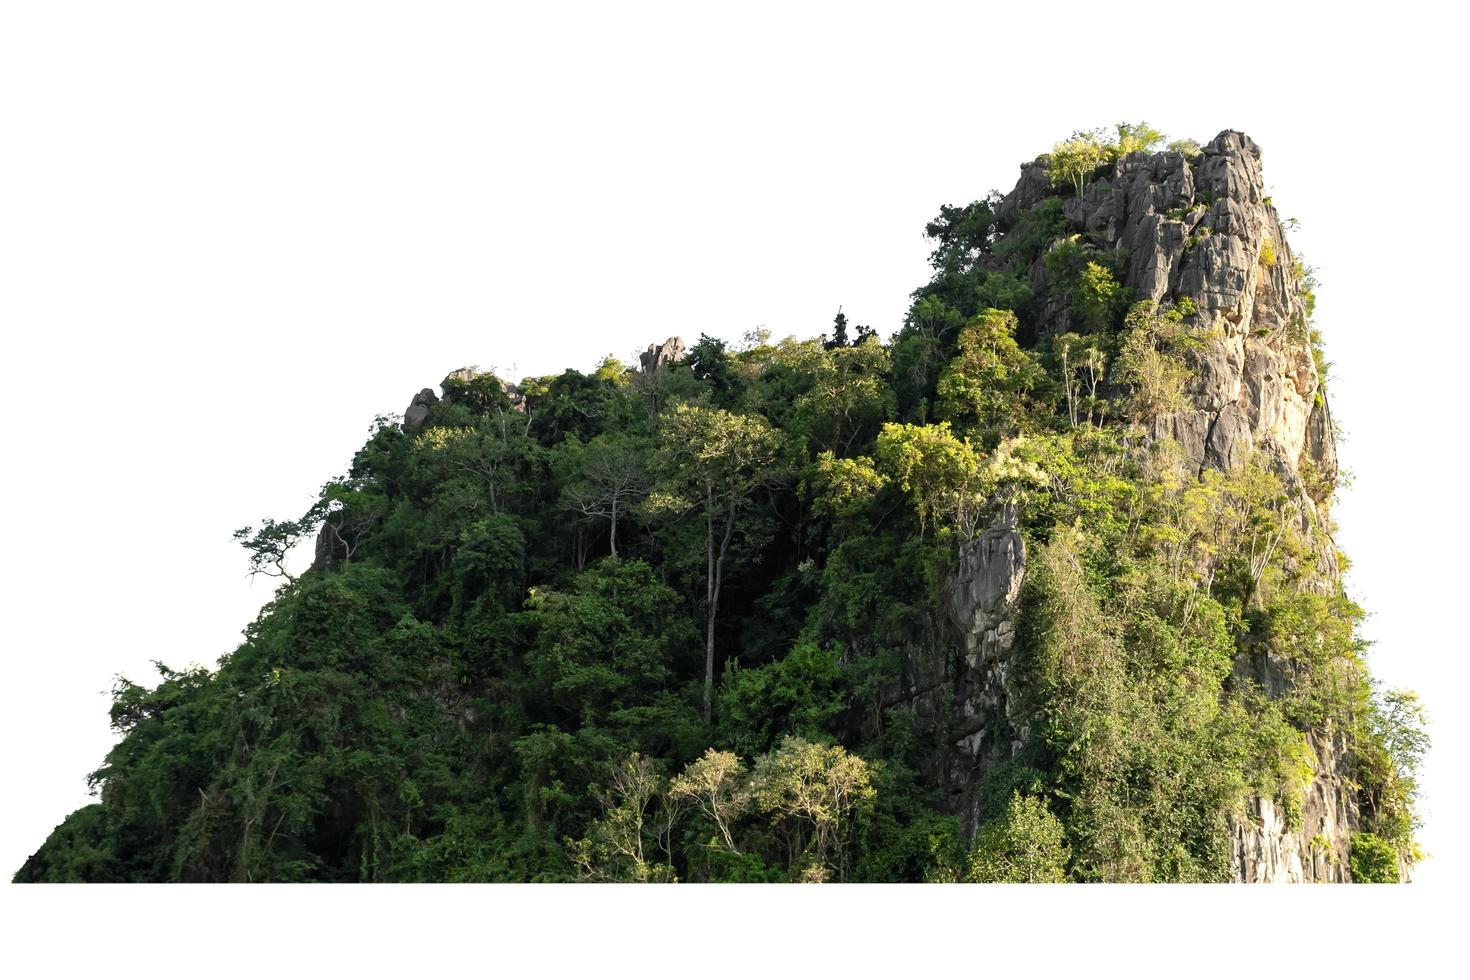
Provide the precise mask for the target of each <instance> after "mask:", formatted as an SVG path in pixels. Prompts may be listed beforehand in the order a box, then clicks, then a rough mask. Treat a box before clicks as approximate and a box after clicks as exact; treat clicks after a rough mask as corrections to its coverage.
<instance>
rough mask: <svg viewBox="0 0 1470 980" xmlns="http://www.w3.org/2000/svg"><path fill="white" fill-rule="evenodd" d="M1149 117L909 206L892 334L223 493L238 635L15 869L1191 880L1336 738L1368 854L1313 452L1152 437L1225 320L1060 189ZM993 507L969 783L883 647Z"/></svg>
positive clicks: (1190, 154) (1392, 759)
mask: <svg viewBox="0 0 1470 980" xmlns="http://www.w3.org/2000/svg"><path fill="white" fill-rule="evenodd" d="M1161 141H1162V137H1161V136H1160V134H1158V133H1157V132H1155V131H1153V130H1152V129H1150V128H1149V127H1148V126H1147V125H1144V124H1139V125H1134V126H1120V127H1118V128H1117V131H1116V133H1115V134H1111V135H1109V134H1099V133H1096V132H1092V133H1081V134H1077V135H1076V136H1074V137H1073V138H1072V139H1071V140H1068V141H1064V142H1063V143H1061V144H1059V145H1058V146H1057V148H1056V151H1055V152H1054V153H1053V154H1051V155H1049V156H1048V157H1046V158H1043V160H1042V161H1041V166H1042V168H1043V169H1042V172H1043V173H1045V174H1046V175H1047V180H1046V188H1045V191H1044V192H1043V193H1041V194H1040V196H1039V197H1038V198H1037V199H1036V200H1035V201H1033V202H1029V203H1027V204H1026V206H1024V207H1021V208H1019V209H1015V210H1017V213H1015V214H1008V213H1005V212H1007V207H1006V206H1005V205H1006V201H1005V200H1003V199H1001V198H1000V197H998V196H993V197H991V198H989V199H987V200H984V201H977V202H974V203H972V204H969V205H966V206H964V207H945V208H943V209H942V210H941V213H940V214H939V216H938V217H937V218H936V219H935V220H934V221H933V222H931V223H930V224H929V225H928V227H927V233H928V235H929V237H930V239H931V240H932V241H933V244H934V251H933V254H932V257H931V261H932V264H933V267H934V274H933V277H932V278H931V280H930V281H929V282H928V283H926V284H924V285H923V286H921V287H920V288H919V289H918V290H917V291H916V292H915V293H914V295H913V303H912V306H911V307H910V310H909V313H908V316H907V318H906V320H905V322H904V324H903V325H902V327H901V329H899V330H898V331H897V332H896V334H894V335H893V336H892V338H891V339H890V340H889V341H888V342H886V343H885V342H883V341H882V340H880V338H879V337H878V336H877V335H876V334H875V332H874V331H872V330H870V329H869V328H866V327H856V328H855V329H853V330H852V331H851V336H849V326H848V323H847V320H846V319H845V317H843V316H842V315H841V314H840V313H839V314H838V316H837V318H836V321H835V323H834V327H833V329H832V331H831V335H830V337H828V336H823V337H820V338H817V339H814V340H805V341H801V340H796V339H790V338H788V339H785V340H781V341H779V342H773V341H772V340H771V338H769V337H768V336H766V335H764V334H762V333H760V332H755V333H752V334H750V335H748V336H747V337H746V338H745V340H744V342H743V343H741V344H738V345H730V344H727V343H725V342H724V341H721V340H719V339H716V338H713V337H709V336H703V337H701V338H700V340H699V342H698V343H697V344H696V345H694V346H693V347H692V348H691V349H690V350H689V352H688V354H687V356H686V357H684V358H683V359H682V360H676V361H672V362H663V361H661V360H660V359H657V358H651V359H650V360H649V363H647V364H646V365H645V366H644V367H642V368H627V367H625V366H624V365H622V364H620V363H618V362H617V361H616V360H613V359H612V358H609V359H607V360H605V361H604V362H603V363H602V364H600V365H598V366H597V367H596V368H594V369H593V370H592V371H591V372H589V373H582V372H579V371H576V370H567V371H565V372H564V373H562V374H560V375H555V376H550V377H544V378H529V379H524V380H522V381H520V382H519V383H518V384H515V385H512V384H509V383H507V382H506V381H504V380H502V379H499V378H497V377H495V376H493V375H490V374H482V373H478V372H474V371H463V372H456V373H455V374H453V375H451V376H450V377H449V378H446V379H445V381H444V383H443V388H442V390H443V398H442V400H437V401H433V402H432V404H427V406H426V411H425V413H424V416H423V417H422V418H419V419H416V420H415V421H414V423H413V424H409V425H400V424H399V420H398V419H395V418H389V417H383V418H380V419H378V421H377V423H376V424H375V425H374V427H373V429H372V432H371V435H370V437H369V438H368V440H367V442H366V444H365V445H364V446H363V448H362V449H361V450H360V451H359V452H358V453H357V455H356V457H355V458H354V459H353V460H352V463H351V467H350V470H349V471H348V472H347V474H346V475H344V476H342V477H340V478H338V479H334V480H332V481H330V482H329V483H328V484H327V485H326V486H325V487H324V488H323V491H322V494H321V497H320V500H319V502H318V503H317V504H316V505H315V506H313V508H312V509H311V510H310V511H309V512H308V513H307V514H305V515H303V516H302V517H301V518H299V519H293V520H286V521H267V522H265V523H264V525H263V526H261V527H258V528H247V529H243V530H242V531H241V532H240V533H239V535H238V537H239V539H240V540H241V542H242V544H243V545H244V546H245V548H246V549H247V551H248V553H249V556H250V562H251V567H252V569H253V570H255V571H257V572H260V573H264V574H280V575H282V584H281V587H280V589H279V590H278V591H277V593H276V595H275V598H274V599H273V600H272V601H271V602H270V603H269V604H268V605H267V606H266V607H265V609H263V610H262V612H261V614H260V616H259V618H258V619H257V620H256V621H255V622H254V623H253V624H252V625H251V626H250V627H249V628H248V629H247V630H246V638H245V642H244V643H243V644H242V645H241V646H240V647H239V648H238V649H237V650H236V651H234V652H233V653H232V654H230V655H229V656H227V657H225V658H224V659H223V660H222V661H221V662H220V664H219V666H218V668H217V669H215V670H205V669H194V670H187V671H174V670H170V669H168V668H166V667H164V666H163V665H159V670H160V672H161V680H160V681H159V682H158V683H156V684H154V685H151V686H149V685H140V684H136V683H133V682H131V681H127V680H119V682H118V684H117V686H116V689H115V691H114V703H113V708H112V722H113V726H114V728H115V729H116V731H117V733H118V735H119V741H118V743H117V745H116V747H115V748H114V749H113V750H112V751H111V752H110V753H109V754H108V756H107V758H106V759H105V761H104V762H103V764H102V766H101V767H100V768H99V769H98V770H97V771H96V772H95V773H93V774H92V776H91V781H92V784H93V786H94V787H95V789H96V791H97V793H98V797H99V799H98V802H97V803H95V804H92V805H90V806H87V807H85V808H83V809H81V810H79V811H77V812H76V813H74V814H72V815H71V816H70V817H68V818H67V819H66V821H65V822H64V823H62V824H61V825H60V826H59V827H58V828H57V829H56V830H55V832H53V834H52V836H51V837H50V838H49V839H48V840H47V841H46V843H45V844H44V846H43V847H42V848H41V849H40V850H39V851H38V852H37V853H36V854H35V855H34V856H33V857H32V858H31V859H30V860H29V861H28V862H27V863H26V865H25V866H24V867H23V868H22V869H20V871H19V873H18V874H17V876H16V877H17V880H20V881H73V880H86V881H163V880H191V881H197V880H233V881H502V880H589V879H590V880H628V881H673V880H678V881H791V880H807V881H829V880H837V881H918V880H931V881H955V880H972V881H1059V880H1083V881H1092V880H1112V881H1149V880H1167V881H1215V880H1223V879H1226V878H1228V877H1229V876H1230V873H1231V846H1232V830H1231V827H1232V821H1239V820H1242V819H1249V818H1248V817H1246V816H1243V814H1244V806H1245V801H1246V800H1247V799H1248V798H1260V799H1264V800H1269V801H1271V802H1272V803H1273V805H1274V809H1275V810H1276V811H1279V812H1280V813H1281V814H1283V815H1284V820H1285V821H1286V823H1287V825H1288V826H1290V825H1291V822H1292V821H1293V820H1296V821H1300V820H1301V819H1302V812H1303V805H1304V794H1306V793H1307V791H1308V788H1309V787H1310V786H1311V785H1312V782H1313V779H1314V778H1315V777H1316V776H1317V773H1316V767H1318V766H1319V765H1322V764H1323V759H1324V754H1323V753H1322V752H1319V751H1318V750H1317V749H1316V748H1314V746H1317V745H1320V744H1325V743H1326V742H1328V741H1334V740H1335V743H1334V744H1342V745H1344V746H1345V751H1344V752H1343V753H1342V755H1341V759H1342V762H1341V765H1342V766H1343V767H1345V768H1344V772H1343V776H1344V779H1345V780H1346V781H1347V783H1348V784H1350V785H1351V787H1352V793H1353V796H1354V799H1353V801H1352V807H1353V810H1354V812H1355V813H1357V814H1358V815H1359V818H1358V825H1357V826H1356V827H1354V828H1351V829H1352V830H1353V831H1354V832H1356V834H1357V837H1356V838H1354V839H1353V841H1352V846H1351V871H1352V874H1353V876H1354V877H1356V878H1358V879H1360V880H1397V879H1398V877H1399V870H1400V864H1401V863H1402V862H1406V861H1409V860H1411V859H1412V857H1413V855H1414V844H1413V832H1414V828H1415V816H1414V809H1413V807H1414V797H1415V782H1414V774H1415V769H1416V766H1417V762H1418V759H1419V758H1420V756H1421V755H1422V753H1423V750H1424V739H1423V735H1422V733H1421V724H1420V722H1421V718H1420V715H1419V708H1418V705H1417V702H1416V701H1415V700H1414V698H1413V696H1412V695H1410V694H1406V693H1403V692H1388V693H1381V692H1378V691H1376V689H1375V687H1374V685H1373V683H1372V681H1371V679H1370V677H1369V674H1368V672H1367V670H1366V667H1365V662H1364V656H1363V655H1364V650H1363V644H1362V642H1361V640H1360V639H1359V638H1358V633H1357V630H1356V624H1357V623H1358V621H1359V620H1360V619H1361V617H1362V611H1361V610H1360V609H1359V608H1358V607H1357V606H1356V605H1354V604H1353V603H1352V601H1351V600H1349V599H1348V598H1347V597H1346V596H1345V595H1344V594H1343V592H1342V589H1341V585H1340V581H1339V576H1338V574H1337V569H1339V568H1340V567H1341V566H1342V563H1343V559H1342V558H1341V556H1339V555H1338V554H1337V551H1336V549H1335V546H1334V544H1333V542H1332V537H1331V531H1332V528H1331V523H1330V518H1329V517H1328V505H1329V504H1330V497H1331V489H1332V482H1333V475H1332V474H1331V473H1325V474H1324V473H1321V472H1318V471H1317V470H1316V469H1314V468H1313V467H1314V465H1315V464H1312V463H1311V462H1310V460H1308V461H1307V462H1299V461H1298V460H1282V459H1280V458H1278V457H1277V456H1273V455H1272V454H1271V453H1270V452H1266V451H1264V450H1256V449H1242V450H1240V451H1239V452H1237V453H1233V454H1232V458H1231V459H1230V460H1228V465H1213V464H1212V465H1202V461H1201V460H1199V459H1196V458H1194V457H1192V456H1191V455H1190V454H1189V453H1188V452H1187V451H1186V449H1185V448H1184V447H1182V446H1181V444H1180V443H1179V442H1177V441H1175V440H1174V439H1172V438H1169V437H1168V435H1167V429H1166V428H1164V427H1163V423H1164V422H1166V421H1167V420H1168V419H1170V418H1173V417H1174V416H1175V415H1177V414H1178V413H1179V412H1180V411H1181V410H1182V409H1183V408H1185V407H1186V405H1187V404H1188V402H1189V398H1190V394H1189V390H1188V389H1189V385H1190V383H1191V379H1193V378H1194V377H1195V376H1196V374H1197V372H1198V371H1199V364H1200V359H1201V358H1202V357H1204V356H1205V355H1206V352H1207V351H1208V350H1209V349H1210V348H1211V345H1213V344H1215V343H1216V342H1217V341H1218V340H1219V339H1220V336H1221V331H1222V330H1223V329H1226V328H1225V327H1222V325H1221V323H1220V322H1219V321H1218V320H1212V319H1211V318H1209V317H1203V316H1200V315H1199V313H1200V311H1198V310H1197V309H1196V306H1195V303H1194V301H1193V300H1192V299H1190V298H1189V297H1188V296H1185V295H1183V294H1181V293H1179V292H1178V291H1177V290H1175V291H1173V292H1170V293H1169V294H1168V295H1165V296H1164V297H1163V298H1162V299H1148V298H1139V297H1138V296H1136V295H1133V294H1132V288H1131V287H1130V286H1129V285H1128V283H1129V282H1130V281H1131V280H1130V275H1131V273H1130V265H1129V263H1130V261H1131V259H1132V258H1133V257H1131V256H1130V255H1129V254H1127V252H1126V251H1124V250H1122V249H1119V248H1116V247H1113V246H1112V244H1111V243H1110V242H1108V241H1107V240H1106V236H1105V235H1102V234H1101V233H1099V232H1096V231H1089V230H1088V228H1087V227H1086V226H1085V225H1084V227H1082V228H1081V229H1079V228H1078V226H1077V224H1078V223H1077V221H1076V219H1075V217H1073V218H1069V217H1068V214H1067V210H1066V209H1067V206H1068V204H1069V203H1070V202H1074V201H1077V200H1078V199H1079V198H1081V197H1082V196H1083V195H1084V194H1087V193H1090V192H1091V189H1092V188H1093V187H1094V186H1095V185H1096V183H1097V182H1099V181H1106V180H1108V179H1109V178H1110V175H1115V171H1116V168H1118V166H1119V165H1120V161H1126V160H1128V159H1136V157H1133V156H1130V155H1134V154H1141V153H1144V152H1146V151H1148V150H1151V149H1152V148H1153V147H1154V145H1155V144H1157V143H1159V142H1161ZM1170 152H1171V153H1173V154H1175V155H1177V156H1178V158H1179V160H1180V161H1181V163H1180V166H1182V167H1184V168H1186V171H1187V168H1188V167H1189V166H1190V164H1189V163H1188V161H1189V160H1192V159H1195V158H1197V157H1198V155H1199V154H1200V152H1201V151H1200V149H1199V147H1198V146H1197V145H1193V144H1189V145H1183V144H1176V145H1175V149H1173V150H1172V151H1170ZM1190 207H1193V205H1190ZM1197 217H1198V216H1196V218H1197ZM1199 234H1206V232H1200V233H1199ZM1288 254H1289V253H1286V252H1285V245H1284V242H1283V241H1280V240H1277V241H1274V242H1273V243H1272V245H1271V247H1270V250H1269V254H1268V252H1267V250H1266V248H1265V247H1264V246H1262V248H1261V256H1260V259H1259V261H1260V262H1262V263H1264V264H1265V265H1267V266H1275V265H1276V263H1277V256H1278V255H1281V256H1283V257H1285V256H1286V255H1288ZM1296 278H1297V281H1296V282H1294V284H1293V286H1292V288H1294V289H1297V290H1298V291H1299V292H1300V290H1301V285H1300V282H1299V280H1300V279H1301V278H1302V277H1300V276H1298V277H1296ZM1058 311H1061V312H1060V313H1059V312H1058ZM1307 313H1308V315H1309V314H1310V304H1307ZM1302 326H1303V328H1305V326H1306V324H1305V321H1304V323H1303V324H1302ZM1302 336H1303V338H1305V337H1306V334H1305V333H1303V335H1302ZM1298 339H1301V338H1298ZM1295 342H1296V341H1293V340H1282V341H1281V343H1283V344H1286V343H1295ZM1282 349H1283V350H1285V349H1286V348H1284V347H1283V348H1282ZM1309 361H1310V358H1309ZM1315 397H1316V398H1317V399H1318V400H1319V402H1320V399H1321V397H1322V396H1321V394H1320V393H1318V394H1317V395H1316V396H1315ZM1212 444H1213V443H1212ZM1304 458H1305V457H1304ZM998 522H1013V523H1014V524H1015V526H1016V527H1017V528H1018V529H1019V531H1020V533H1021V535H1022V537H1023V539H1024V541H1025V543H1026V549H1027V559H1026V576H1025V582H1024V587H1023V589H1022V592H1021V596H1020V601H1019V607H1018V612H1017V624H1018V625H1017V639H1016V645H1015V653H1014V656H1013V657H1012V659H1011V661H1010V666H1009V675H1008V677H1007V678H1006V681H1005V687H1006V693H1007V695H1008V697H1009V704H1008V707H1007V712H1006V718H1005V719H1004V726H1005V732H1006V738H1005V739H1004V741H1005V742H1006V745H1005V751H1004V752H1002V753H1000V755H998V756H997V757H996V758H995V760H994V763H993V764H990V765H987V766H985V767H983V768H982V769H979V770H975V771H974V772H973V773H972V775H973V776H974V778H976V779H978V780H980V781H981V786H980V788H979V791H978V794H977V796H976V798H977V799H978V800H979V806H978V812H977V813H975V814H974V818H975V819H974V825H973V826H968V827H967V826H966V824H965V821H964V820H963V819H962V815H961V814H958V813H957V812H956V806H955V804H954V802H953V795H952V794H953V793H954V782H955V779H956V777H955V775H954V772H953V767H952V765H951V761H950V756H951V752H952V747H953V745H954V743H955V741H956V738H955V736H954V734H953V730H952V729H953V726H954V725H955V724H956V722H957V721H958V720H959V719H958V717H957V712H958V708H957V706H956V705H955V704H954V703H953V699H952V698H950V699H946V692H947V691H950V690H951V688H947V687H944V686H941V688H940V689H939V690H937V691H928V692H917V691H913V690H910V689H907V688H906V687H905V684H904V682H903V679H904V678H905V677H906V673H905V672H906V667H905V663H906V658H907V657H908V656H909V652H910V650H911V649H912V647H913V646H914V645H916V644H922V643H931V644H932V643H936V642H940V643H943V642H950V641H947V640H945V639H944V637H943V636H942V635H941V634H939V633H937V632H936V629H935V626H934V624H935V622H936V613H935V611H936V610H937V609H938V608H940V607H941V606H942V605H943V602H944V592H945V589H946V578H947V575H948V574H949V573H950V572H951V571H952V569H953V566H954V564H955V561H956V554H957V551H958V549H959V548H961V547H962V546H964V545H965V544H966V543H967V542H970V541H972V540H973V539H974V538H975V537H976V535H977V534H979V533H981V532H983V531H984V530H985V529H986V528H988V527H990V526H992V525H994V524H996V523H998ZM314 533H315V534H318V535H319V537H318V551H317V561H316V563H315V564H314V565H313V567H312V568H311V570H310V571H308V572H306V573H305V574H303V575H301V576H300V577H299V578H290V577H286V576H285V567H286V566H285V564H284V557H285V553H286V551H287V550H288V549H289V548H290V547H291V546H292V545H293V544H294V543H296V542H297V541H300V540H302V539H304V538H305V537H306V536H309V535H311V534H314ZM952 680H953V679H952V678H950V681H951V682H952ZM951 687H952V683H951ZM987 724H990V725H992V727H994V726H995V725H999V724H1001V722H999V721H995V720H989V721H987ZM966 831H972V832H966Z"/></svg>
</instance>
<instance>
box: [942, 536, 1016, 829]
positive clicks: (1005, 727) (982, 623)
mask: <svg viewBox="0 0 1470 980" xmlns="http://www.w3.org/2000/svg"><path fill="white" fill-rule="evenodd" d="M959 558H960V560H959V568H958V570H957V571H956V572H955V574H954V575H953V576H951V577H950V579H949V581H948V582H947V583H946V584H945V590H944V592H945V599H946V605H947V608H946V609H945V612H946V614H947V618H948V620H949V624H950V625H951V626H952V627H953V628H954V629H956V630H957V631H958V633H959V636H960V650H959V654H960V656H959V659H958V661H957V662H956V663H955V665H954V675H955V685H954V690H955V696H954V701H953V712H954V713H953V716H952V719H951V721H950V732H949V743H950V751H949V758H950V762H949V773H948V776H949V781H948V785H949V787H950V792H951V795H952V797H953V803H954V807H955V811H956V812H957V813H958V814H959V815H960V824H961V827H962V829H963V830H964V832H965V834H966V835H969V834H973V833H974V831H975V826H976V824H977V823H978V820H979V805H980V799H979V789H980V781H981V779H982V778H983V777H984V774H985V772H986V771H987V770H988V769H990V768H991V767H992V766H994V765H995V764H997V763H999V762H1002V761H1004V760H1005V759H1007V758H1009V757H1010V756H1011V754H1012V753H1013V752H1014V751H1015V750H1016V749H1018V748H1019V747H1020V745H1021V743H1022V742H1023V741H1024V740H1025V738H1026V731H1025V729H1024V727H1021V726H1018V725H1017V724H1016V723H1015V722H1014V720H1013V719H1012V718H1011V714H1010V710H1009V698H1008V690H1009V688H1008V683H1007V681H1008V677H1007V674H1008V668H1009V666H1010V655H1011V652H1012V650H1013V648H1014V647H1015V643H1016V614H1017V611H1018V603H1019V601H1020V597H1021V583H1022V580H1023V578H1024V576H1025V568H1026V546H1025V543H1024V542H1023V541H1022V540H1021V535H1020V533H1019V532H1018V531H1016V529H1015V528H1014V527H1013V526H1010V525H1006V526H1002V527H996V528H992V529H991V530H989V531H986V532H985V533H984V534H982V535H981V536H980V537H978V538H976V539H975V540H974V541H971V542H970V543H969V544H967V545H966V546H964V547H963V548H961V549H960V556H959Z"/></svg>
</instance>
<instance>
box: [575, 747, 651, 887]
mask: <svg viewBox="0 0 1470 980" xmlns="http://www.w3.org/2000/svg"><path fill="white" fill-rule="evenodd" d="M662 787H663V780H662V779H661V778H660V777H659V775H658V772H657V771H656V770H655V769H654V766H653V763H652V762H651V761H650V760H649V759H647V758H645V757H644V756H642V755H639V754H638V753H637V752H634V753H633V754H632V755H631V756H629V757H628V758H627V759H625V760H623V761H622V762H620V763H618V764H616V765H614V766H613V768H612V777H611V780H610V781H609V783H608V785H607V786H606V787H602V788H595V789H594V790H593V795H594V796H595V797H596V798H597V801H598V803H599V804H601V806H602V811H603V815H602V817H601V818H600V819H598V820H594V821H593V822H592V824H591V825H590V826H589V827H588V834H587V836H586V837H583V838H582V839H581V840H578V841H575V842H572V843H570V844H569V847H570V850H571V857H572V861H573V863H574V864H576V866H577V868H578V869H579V870H580V871H581V873H582V876H583V877H584V878H588V879H594V880H602V881H636V882H650V881H672V880H673V868H671V867H669V866H668V865H667V864H659V863H656V862H651V861H649V860H648V857H647V855H646V853H645V846H644V845H645V844H646V843H647V838H648V830H649V828H648V827H647V826H646V825H647V822H648V821H647V815H648V808H649V805H650V804H652V803H653V801H654V799H655V798H656V797H657V796H658V794H659V792H660V790H661V789H662Z"/></svg>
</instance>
